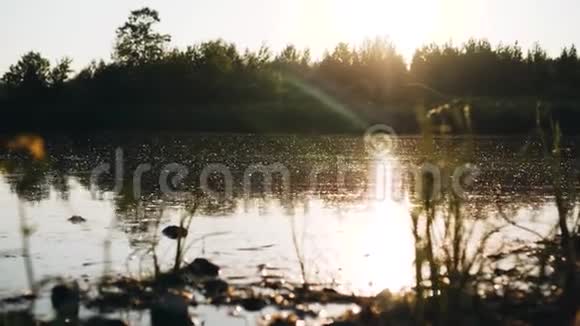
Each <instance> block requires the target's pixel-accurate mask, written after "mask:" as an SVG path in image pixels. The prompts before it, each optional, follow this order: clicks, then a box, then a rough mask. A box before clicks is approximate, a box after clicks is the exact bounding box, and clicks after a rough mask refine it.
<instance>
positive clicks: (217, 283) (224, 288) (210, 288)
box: [203, 279, 229, 298]
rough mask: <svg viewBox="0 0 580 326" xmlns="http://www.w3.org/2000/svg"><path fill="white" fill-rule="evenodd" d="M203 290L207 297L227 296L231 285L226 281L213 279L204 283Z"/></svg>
mask: <svg viewBox="0 0 580 326" xmlns="http://www.w3.org/2000/svg"><path fill="white" fill-rule="evenodd" d="M203 289H204V292H205V296H206V297H209V298H215V297H218V296H221V295H225V294H227V292H228V289H229V285H228V283H227V282H226V281H224V280H220V279H213V280H209V281H206V282H204V283H203Z"/></svg>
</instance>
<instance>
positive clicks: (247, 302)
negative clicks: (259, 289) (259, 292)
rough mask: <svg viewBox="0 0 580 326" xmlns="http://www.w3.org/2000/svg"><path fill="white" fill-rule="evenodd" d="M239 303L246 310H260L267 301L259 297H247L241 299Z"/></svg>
mask: <svg viewBox="0 0 580 326" xmlns="http://www.w3.org/2000/svg"><path fill="white" fill-rule="evenodd" d="M240 304H241V306H242V307H243V308H244V309H246V311H260V310H262V309H264V308H265V307H266V306H267V305H268V302H266V300H264V299H261V298H247V299H243V300H242V301H241V302H240Z"/></svg>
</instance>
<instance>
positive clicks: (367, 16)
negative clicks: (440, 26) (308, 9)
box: [329, 0, 439, 57]
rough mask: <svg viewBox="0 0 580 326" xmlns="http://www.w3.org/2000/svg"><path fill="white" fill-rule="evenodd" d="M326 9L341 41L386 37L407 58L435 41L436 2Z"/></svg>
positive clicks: (341, 2) (384, 0) (365, 2)
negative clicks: (415, 50)
mask: <svg viewBox="0 0 580 326" xmlns="http://www.w3.org/2000/svg"><path fill="white" fill-rule="evenodd" d="M329 8H331V10H332V11H333V14H332V20H333V25H334V29H335V30H336V32H337V34H339V35H343V37H345V38H346V39H345V40H344V41H355V42H357V43H359V42H361V41H363V40H364V39H366V38H372V37H377V36H380V37H388V38H390V39H391V40H392V41H393V42H394V43H395V44H396V45H397V47H398V48H399V50H400V51H401V53H403V54H404V55H405V56H407V57H408V56H409V55H411V54H412V52H413V51H414V49H415V48H416V47H417V46H420V45H422V44H425V43H427V42H430V40H433V39H434V38H435V37H436V35H434V34H435V33H436V30H437V29H436V28H435V23H436V20H437V19H438V8H439V7H438V6H437V1H433V0H405V1H402V0H359V1H349V0H335V1H332V5H331V6H329Z"/></svg>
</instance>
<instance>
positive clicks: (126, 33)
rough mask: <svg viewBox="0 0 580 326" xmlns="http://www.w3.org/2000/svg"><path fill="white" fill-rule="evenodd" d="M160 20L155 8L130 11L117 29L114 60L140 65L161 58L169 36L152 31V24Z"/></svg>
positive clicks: (169, 39) (169, 38)
mask: <svg viewBox="0 0 580 326" xmlns="http://www.w3.org/2000/svg"><path fill="white" fill-rule="evenodd" d="M160 21H161V19H160V18H159V13H158V12H157V11H156V10H152V9H149V8H143V9H139V10H135V11H132V12H131V15H130V16H129V19H128V21H127V22H126V23H125V24H124V25H123V26H121V27H120V28H119V29H117V41H116V44H115V53H114V54H113V58H114V60H115V61H116V62H119V63H122V64H127V65H141V64H145V63H148V62H152V61H156V60H159V59H161V58H162V57H163V54H164V50H165V46H166V45H167V43H168V42H169V41H171V37H170V36H169V35H166V34H160V33H156V32H154V31H153V25H155V24H157V23H159V22H160Z"/></svg>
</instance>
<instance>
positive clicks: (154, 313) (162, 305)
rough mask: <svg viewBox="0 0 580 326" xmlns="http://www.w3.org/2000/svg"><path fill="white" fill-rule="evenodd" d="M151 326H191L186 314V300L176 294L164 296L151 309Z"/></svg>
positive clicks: (191, 323)
mask: <svg viewBox="0 0 580 326" xmlns="http://www.w3.org/2000/svg"><path fill="white" fill-rule="evenodd" d="M151 324H152V325H153V326H161V325H175V326H185V325H193V322H192V321H191V318H190V316H189V313H188V302H187V300H186V299H185V298H184V297H182V296H180V295H177V294H173V293H166V294H164V295H163V296H161V298H160V299H159V300H158V301H157V302H156V303H155V304H154V305H153V307H152V308H151Z"/></svg>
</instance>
